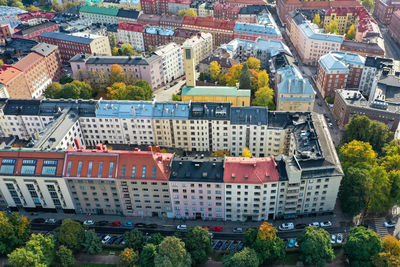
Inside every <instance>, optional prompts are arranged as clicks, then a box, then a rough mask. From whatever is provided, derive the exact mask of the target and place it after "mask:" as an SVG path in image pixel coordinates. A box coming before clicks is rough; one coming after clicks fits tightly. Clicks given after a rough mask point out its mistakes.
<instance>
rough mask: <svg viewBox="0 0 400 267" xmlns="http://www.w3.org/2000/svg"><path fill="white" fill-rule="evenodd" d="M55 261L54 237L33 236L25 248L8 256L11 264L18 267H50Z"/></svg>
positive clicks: (18, 249)
mask: <svg viewBox="0 0 400 267" xmlns="http://www.w3.org/2000/svg"><path fill="white" fill-rule="evenodd" d="M53 259H54V240H53V236H47V237H45V236H43V235H42V234H32V236H31V238H30V239H29V241H28V242H26V244H25V247H22V248H17V249H16V250H14V251H13V252H11V253H10V254H8V260H9V261H10V263H11V264H13V265H14V266H18V267H31V266H43V267H44V266H50V264H51V263H52V262H53Z"/></svg>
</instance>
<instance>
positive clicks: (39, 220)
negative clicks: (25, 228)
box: [31, 218, 46, 224]
mask: <svg viewBox="0 0 400 267" xmlns="http://www.w3.org/2000/svg"><path fill="white" fill-rule="evenodd" d="M45 222H46V220H45V219H43V218H35V219H33V220H32V221H31V223H37V224H39V223H45Z"/></svg>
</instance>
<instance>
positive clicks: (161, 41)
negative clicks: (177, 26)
mask: <svg viewBox="0 0 400 267" xmlns="http://www.w3.org/2000/svg"><path fill="white" fill-rule="evenodd" d="M173 36H174V29H172V28H167V27H160V26H147V27H146V28H145V29H144V30H143V41H144V47H145V49H146V50H149V49H150V48H153V49H155V48H157V47H159V46H162V45H166V44H168V43H170V42H171V41H172V37H173Z"/></svg>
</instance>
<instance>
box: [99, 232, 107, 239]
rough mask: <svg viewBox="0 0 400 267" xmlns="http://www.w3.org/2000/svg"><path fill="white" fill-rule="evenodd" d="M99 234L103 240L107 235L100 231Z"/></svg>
mask: <svg viewBox="0 0 400 267" xmlns="http://www.w3.org/2000/svg"><path fill="white" fill-rule="evenodd" d="M98 236H99V237H100V239H101V240H103V238H104V237H105V236H106V234H102V233H100V234H98Z"/></svg>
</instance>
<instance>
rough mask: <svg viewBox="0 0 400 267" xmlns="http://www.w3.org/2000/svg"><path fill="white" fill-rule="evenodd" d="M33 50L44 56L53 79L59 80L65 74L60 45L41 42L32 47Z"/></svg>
mask: <svg viewBox="0 0 400 267" xmlns="http://www.w3.org/2000/svg"><path fill="white" fill-rule="evenodd" d="M31 51H32V52H36V53H38V54H40V55H42V56H44V58H45V61H46V65H47V71H48V72H49V76H50V78H51V80H52V81H58V80H59V79H60V77H61V75H62V74H63V68H62V61H61V54H60V51H59V50H58V47H57V46H55V45H51V44H46V43H39V44H37V45H36V46H34V47H32V48H31Z"/></svg>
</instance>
